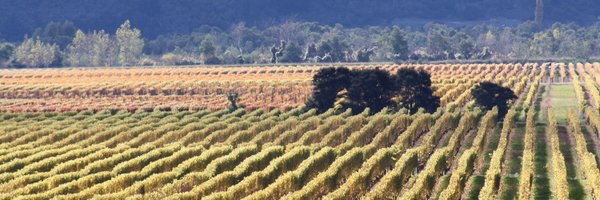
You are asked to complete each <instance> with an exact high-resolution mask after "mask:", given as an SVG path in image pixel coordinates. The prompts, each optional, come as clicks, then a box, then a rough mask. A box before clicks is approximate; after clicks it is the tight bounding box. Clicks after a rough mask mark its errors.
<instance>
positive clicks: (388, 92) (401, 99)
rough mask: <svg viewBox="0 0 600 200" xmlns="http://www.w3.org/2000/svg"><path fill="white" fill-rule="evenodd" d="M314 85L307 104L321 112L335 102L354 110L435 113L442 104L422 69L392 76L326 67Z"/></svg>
mask: <svg viewBox="0 0 600 200" xmlns="http://www.w3.org/2000/svg"><path fill="white" fill-rule="evenodd" d="M313 86H314V92H313V95H312V98H311V100H310V101H309V102H308V103H307V106H308V107H310V108H317V109H318V110H319V112H324V111H326V110H328V109H329V108H332V107H334V106H335V105H340V106H343V107H345V108H352V110H353V111H354V112H355V113H360V112H362V111H363V110H364V109H366V108H370V109H371V111H372V112H379V111H380V110H381V109H383V108H385V107H392V108H396V109H400V108H406V109H408V110H409V111H410V112H411V113H416V112H417V111H418V110H419V109H420V108H424V109H425V110H426V111H427V112H435V111H436V109H437V108H438V107H439V105H440V98H439V97H436V96H433V89H432V88H431V76H430V75H429V73H427V72H425V71H422V70H421V71H417V70H414V69H408V68H404V69H400V70H398V72H397V73H396V74H395V75H390V73H389V72H387V71H384V70H381V69H367V70H349V69H348V68H345V67H339V68H324V69H321V70H320V71H319V72H318V73H317V74H316V75H315V76H314V77H313Z"/></svg>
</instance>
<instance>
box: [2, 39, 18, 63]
mask: <svg viewBox="0 0 600 200" xmlns="http://www.w3.org/2000/svg"><path fill="white" fill-rule="evenodd" d="M14 54H15V46H14V45H12V44H10V43H0V67H6V66H7V64H8V62H9V61H10V60H11V59H12V57H13V56H14Z"/></svg>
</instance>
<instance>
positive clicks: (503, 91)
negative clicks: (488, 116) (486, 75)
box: [471, 82, 517, 120]
mask: <svg viewBox="0 0 600 200" xmlns="http://www.w3.org/2000/svg"><path fill="white" fill-rule="evenodd" d="M471 95H472V96H473V98H475V103H476V104H477V105H478V106H479V107H481V108H483V109H486V110H491V109H492V108H494V107H498V120H501V119H503V118H504V115H506V113H507V112H508V108H509V105H508V103H509V101H510V100H513V99H516V98H517V96H516V95H515V93H514V92H513V91H512V90H510V89H509V88H506V87H502V86H500V85H498V84H495V83H492V82H482V83H480V84H479V85H478V86H476V87H475V88H473V90H471Z"/></svg>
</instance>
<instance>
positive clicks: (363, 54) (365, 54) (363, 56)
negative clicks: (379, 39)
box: [356, 47, 376, 62]
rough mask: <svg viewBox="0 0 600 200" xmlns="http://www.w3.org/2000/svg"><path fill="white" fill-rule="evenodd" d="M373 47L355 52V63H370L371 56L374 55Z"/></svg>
mask: <svg viewBox="0 0 600 200" xmlns="http://www.w3.org/2000/svg"><path fill="white" fill-rule="evenodd" d="M375 49H376V48H375V47H373V48H363V49H361V50H358V52H356V61H357V62H369V61H371V56H372V55H373V54H375Z"/></svg>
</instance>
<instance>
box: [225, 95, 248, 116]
mask: <svg viewBox="0 0 600 200" xmlns="http://www.w3.org/2000/svg"><path fill="white" fill-rule="evenodd" d="M227 100H229V112H230V113H231V112H233V111H236V110H237V109H238V108H245V107H246V106H245V105H244V104H241V105H238V102H239V101H240V95H239V94H238V93H237V92H230V93H229V94H227Z"/></svg>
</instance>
